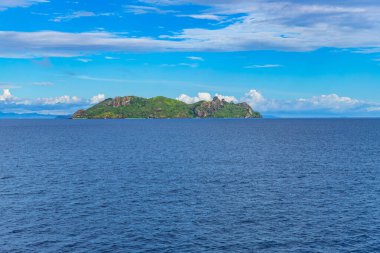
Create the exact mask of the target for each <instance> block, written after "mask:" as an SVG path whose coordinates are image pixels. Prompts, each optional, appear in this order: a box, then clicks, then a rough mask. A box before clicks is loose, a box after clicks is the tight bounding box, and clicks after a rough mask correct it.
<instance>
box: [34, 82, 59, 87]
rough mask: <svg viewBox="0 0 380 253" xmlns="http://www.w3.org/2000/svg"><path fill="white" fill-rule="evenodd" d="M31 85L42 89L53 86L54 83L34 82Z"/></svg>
mask: <svg viewBox="0 0 380 253" xmlns="http://www.w3.org/2000/svg"><path fill="white" fill-rule="evenodd" d="M32 84H33V85H34V86H44V87H47V86H53V85H54V83H52V82H34V83H32Z"/></svg>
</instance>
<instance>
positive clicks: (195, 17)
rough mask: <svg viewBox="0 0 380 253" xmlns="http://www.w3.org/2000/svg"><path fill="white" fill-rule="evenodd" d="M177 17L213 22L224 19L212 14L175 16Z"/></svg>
mask: <svg viewBox="0 0 380 253" xmlns="http://www.w3.org/2000/svg"><path fill="white" fill-rule="evenodd" d="M177 17H187V18H194V19H206V20H214V21H219V20H222V19H223V18H224V17H223V16H219V15H214V14H188V15H177Z"/></svg>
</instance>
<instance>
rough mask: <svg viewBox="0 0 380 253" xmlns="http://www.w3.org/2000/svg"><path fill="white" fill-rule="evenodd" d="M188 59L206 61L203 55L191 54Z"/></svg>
mask: <svg viewBox="0 0 380 253" xmlns="http://www.w3.org/2000/svg"><path fill="white" fill-rule="evenodd" d="M187 59H189V60H192V61H204V59H203V58H202V57H199V56H189V57H187Z"/></svg>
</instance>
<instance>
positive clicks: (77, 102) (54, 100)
mask: <svg viewBox="0 0 380 253" xmlns="http://www.w3.org/2000/svg"><path fill="white" fill-rule="evenodd" d="M104 98H105V96H104V94H98V95H96V96H94V97H92V98H90V99H84V98H80V97H78V96H68V95H64V96H58V97H51V98H36V99H25V98H19V97H16V96H13V95H12V93H11V91H10V90H9V89H3V93H2V94H1V95H0V112H7V113H40V114H55V115H58V114H65V115H67V114H71V113H73V112H75V111H76V110H78V109H81V108H88V107H89V106H91V105H92V104H94V103H97V102H98V101H99V102H101V101H102V100H104Z"/></svg>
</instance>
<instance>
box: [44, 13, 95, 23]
mask: <svg viewBox="0 0 380 253" xmlns="http://www.w3.org/2000/svg"><path fill="white" fill-rule="evenodd" d="M95 16H99V15H97V14H95V13H94V12H91V11H75V12H73V13H70V14H67V15H64V16H58V17H55V18H53V19H51V20H50V21H53V22H62V21H69V20H72V19H77V18H83V17H95Z"/></svg>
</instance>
